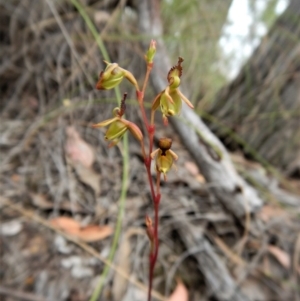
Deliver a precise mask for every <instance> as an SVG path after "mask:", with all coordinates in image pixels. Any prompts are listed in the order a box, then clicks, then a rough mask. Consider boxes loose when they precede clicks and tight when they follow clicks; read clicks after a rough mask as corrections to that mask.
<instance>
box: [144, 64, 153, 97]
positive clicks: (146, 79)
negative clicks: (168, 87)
mask: <svg viewBox="0 0 300 301" xmlns="http://www.w3.org/2000/svg"><path fill="white" fill-rule="evenodd" d="M152 68H153V63H148V64H147V71H146V75H145V79H144V84H143V89H142V93H143V94H145V91H146V87H147V83H148V81H149V76H150V72H151V70H152Z"/></svg>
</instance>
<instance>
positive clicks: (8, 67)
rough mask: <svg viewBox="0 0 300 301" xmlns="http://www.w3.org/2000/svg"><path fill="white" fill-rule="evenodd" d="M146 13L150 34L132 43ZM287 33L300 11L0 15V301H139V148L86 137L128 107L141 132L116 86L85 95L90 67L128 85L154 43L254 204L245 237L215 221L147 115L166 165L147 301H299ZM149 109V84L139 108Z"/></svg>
mask: <svg viewBox="0 0 300 301" xmlns="http://www.w3.org/2000/svg"><path fill="white" fill-rule="evenodd" d="M141 3H142V4H144V6H143V5H142V4H141ZM142 7H143V8H142ZM145 7H146V8H147V7H148V9H149V11H150V16H152V17H153V18H152V21H153V23H155V22H156V21H157V20H159V22H158V23H159V26H161V32H159V33H157V34H153V33H152V32H151V31H149V32H148V33H147V31H145V26H147V24H146V25H145V24H142V23H143V22H142V21H143V20H142V18H141V16H142V15H143V11H141V9H145ZM155 20H156V21H155ZM299 20H300V2H299V1H298V0H210V1H208V0H195V1H193V0H188V1H179V0H155V1H151V0H148V1H147V0H119V1H118V0H69V1H65V0H60V1H55V0H42V1H41V0H22V1H21V0H9V1H7V0H0V41H1V48H0V52H1V56H0V78H1V80H0V89H1V98H0V192H1V193H0V210H1V213H0V218H1V225H0V230H1V231H0V248H1V250H0V252H1V259H0V260H1V265H0V299H1V298H2V299H1V300H69V301H79V300H94V301H95V300H116V301H118V300H120V301H129V300H131V301H134V300H137V301H138V300H146V294H145V288H146V287H147V283H148V253H149V242H148V238H147V236H146V235H145V224H144V218H145V215H146V214H149V215H152V212H153V211H152V204H151V197H150V193H149V188H148V184H147V176H146V174H145V170H144V165H143V159H142V155H141V151H140V149H139V144H138V143H137V142H136V141H135V140H134V139H133V138H132V137H130V136H128V137H127V136H126V138H125V140H124V141H123V142H122V143H120V144H119V145H118V146H116V147H114V148H108V147H107V142H106V141H105V139H104V133H105V130H104V129H92V127H91V125H92V124H94V123H98V122H100V121H102V120H105V119H108V118H111V116H112V115H111V114H112V110H113V109H114V108H115V107H116V106H117V105H118V101H120V99H121V96H122V94H123V93H124V92H127V93H128V99H127V111H126V118H127V119H129V120H132V121H134V122H135V123H136V124H138V125H139V126H140V127H141V128H142V129H143V130H145V128H143V124H142V119H141V114H140V112H139V109H138V105H137V102H136V99H135V91H134V89H133V87H132V86H131V85H129V83H128V82H126V81H124V82H122V84H121V85H120V87H119V90H117V89H116V90H110V91H97V90H96V89H95V85H96V82H97V80H98V77H99V73H100V72H101V71H102V70H103V69H104V68H105V64H104V63H103V60H108V61H110V62H117V63H118V64H119V65H120V66H121V67H122V68H125V69H127V70H129V71H130V72H132V73H133V74H134V75H135V77H136V78H137V80H138V82H139V83H140V84H142V82H143V79H144V75H145V71H146V65H145V62H144V53H145V52H146V50H147V45H149V43H150V41H151V39H157V40H159V41H160V43H161V44H160V45H163V46H164V48H165V49H166V51H167V52H166V54H165V56H167V57H168V59H169V60H170V62H172V65H175V64H176V62H177V58H178V56H182V57H183V58H184V63H183V67H184V74H183V76H182V86H183V87H184V91H187V96H188V98H189V99H190V101H191V102H192V103H193V104H194V106H195V112H196V113H197V115H198V116H199V118H201V119H202V120H203V121H204V122H205V124H206V125H207V126H208V127H209V128H210V130H211V131H212V133H213V134H214V135H216V136H217V137H218V138H219V139H220V140H221V141H222V143H223V144H224V146H225V147H226V149H227V150H228V152H229V154H230V158H231V160H232V161H233V163H234V166H235V169H236V170H237V172H238V173H239V174H240V175H241V176H242V177H243V178H244V179H245V180H246V181H247V183H248V184H249V185H251V186H252V187H253V188H254V189H255V190H256V191H257V193H258V195H259V196H260V198H261V199H262V200H263V205H262V206H261V207H260V208H259V210H258V211H257V212H255V213H253V214H251V216H248V217H247V216H246V217H245V219H246V222H245V223H244V220H239V219H237V218H236V217H235V216H233V215H232V214H231V213H230V212H228V211H226V210H225V209H224V207H223V206H222V204H221V203H220V201H219V199H218V197H216V195H214V193H213V192H212V191H211V190H210V187H211V185H214V183H211V182H210V181H209V179H207V178H205V176H203V174H202V171H201V170H200V169H199V168H200V167H199V166H197V164H196V163H195V160H194V159H195V158H193V156H192V155H191V154H190V150H189V149H188V148H187V147H185V146H184V145H183V144H182V142H181V139H180V136H179V135H178V133H177V132H176V130H175V129H174V128H172V127H171V126H169V127H164V126H163V124H162V120H161V116H159V115H160V114H157V120H156V123H157V132H156V136H155V141H157V139H158V138H159V137H161V136H166V135H167V136H170V137H172V139H173V149H174V151H175V152H176V153H177V154H178V155H179V158H180V159H179V161H178V163H177V169H178V171H177V172H175V171H173V172H171V173H170V175H169V178H168V181H167V182H163V183H162V204H161V209H160V231H159V236H160V241H161V249H160V254H159V259H158V264H157V267H156V270H155V279H154V289H155V294H156V295H155V294H154V295H155V296H153V300H172V301H174V300H175V301H176V300H182V301H185V300H203V301H204V300H210V301H213V300H253V301H254V300H261V301H267V300H300V286H299V283H300V282H299V276H300V275H299V274H300V259H299V258H300V235H299V233H300V232H299V230H300V227H299V226H300V224H299V212H300V211H299V209H300V185H299V176H300V127H299V123H300V122H299V112H300V111H299V109H300V50H299V49H300V48H299V47H300V43H299V39H300V22H299ZM154 21H155V22H154ZM145 23H147V22H146V21H145ZM143 25H144V27H143ZM154 64H155V65H156V66H158V68H157V69H156V71H155V72H157V76H164V77H165V79H166V77H167V74H164V73H163V72H164V71H163V69H160V68H159V67H160V61H159V60H155V61H154ZM172 65H170V66H169V68H171V67H172ZM166 84H167V80H166ZM155 96H156V92H155V88H154V87H153V80H152V81H150V82H149V85H148V89H147V92H146V95H145V100H146V104H145V105H146V107H148V108H149V107H150V105H151V101H152V100H153V99H154V97H155ZM153 176H155V172H154V171H153ZM187 233H189V234H191V233H193V235H191V237H189V235H188V234H187ZM70 235H71V237H70ZM74 237H75V238H74ZM74 241H75V243H74ZM203 250H204V251H203ZM202 252H207V254H208V255H207V256H208V257H205V258H209V259H208V260H206V262H204V263H203V262H202V261H201V256H202V255H203V253H202ZM202 258H204V257H202ZM210 260H211V261H210ZM108 261H111V262H113V263H114V266H113V267H111V265H107V262H108ZM205 264H206V266H205ZM116 267H117V271H116ZM118 269H122V271H123V273H122V272H121V273H120V272H119V271H118ZM213 269H215V273H213V274H210V273H209V272H208V270H213ZM124 275H125V276H124ZM216 275H217V276H216ZM214 277H219V278H220V279H219V280H218V279H214ZM214 283H221V284H222V285H221V286H220V287H217V286H214ZM95 289H96V290H95ZM218 291H219V292H218ZM223 291H224V292H226V293H227V294H228V295H226V294H225V293H224V294H223V293H221V294H220V292H223ZM91 296H94V297H93V298H94V299H90V298H91ZM155 298H156V299H155Z"/></svg>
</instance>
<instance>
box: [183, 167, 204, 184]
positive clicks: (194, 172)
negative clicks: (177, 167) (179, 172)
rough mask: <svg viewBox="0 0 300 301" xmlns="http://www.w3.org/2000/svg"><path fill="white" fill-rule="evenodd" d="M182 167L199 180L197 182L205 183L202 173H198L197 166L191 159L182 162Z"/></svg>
mask: <svg viewBox="0 0 300 301" xmlns="http://www.w3.org/2000/svg"><path fill="white" fill-rule="evenodd" d="M184 167H185V168H186V169H187V170H188V171H189V173H190V174H191V175H192V176H194V177H195V179H196V180H197V181H198V182H199V183H202V184H203V183H205V178H204V177H203V175H202V174H201V173H200V171H199V168H198V166H197V165H196V164H195V163H194V162H191V161H187V162H185V163H184Z"/></svg>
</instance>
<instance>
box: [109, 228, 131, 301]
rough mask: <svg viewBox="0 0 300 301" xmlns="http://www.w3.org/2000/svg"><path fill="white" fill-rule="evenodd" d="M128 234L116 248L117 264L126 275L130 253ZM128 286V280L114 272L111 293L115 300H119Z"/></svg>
mask: <svg viewBox="0 0 300 301" xmlns="http://www.w3.org/2000/svg"><path fill="white" fill-rule="evenodd" d="M129 238H130V237H129V235H127V233H126V235H125V237H124V239H123V241H122V243H121V245H120V248H119V250H118V257H117V263H116V264H117V266H118V268H120V269H122V271H124V272H125V273H126V274H127V275H130V253H131V245H130V241H129ZM127 287H128V280H127V279H126V278H125V277H123V276H121V275H120V274H118V273H116V274H115V276H114V281H113V286H112V295H113V299H114V300H115V301H118V300H121V299H122V297H123V296H124V295H125V294H126V290H127Z"/></svg>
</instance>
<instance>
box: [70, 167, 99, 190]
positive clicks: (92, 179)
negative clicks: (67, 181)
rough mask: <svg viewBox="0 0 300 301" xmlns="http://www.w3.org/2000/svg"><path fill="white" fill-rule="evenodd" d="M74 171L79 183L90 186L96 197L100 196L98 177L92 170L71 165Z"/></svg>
mask: <svg viewBox="0 0 300 301" xmlns="http://www.w3.org/2000/svg"><path fill="white" fill-rule="evenodd" d="M73 167H74V169H75V170H76V173H77V175H78V177H79V179H80V181H81V182H82V183H84V184H86V185H88V186H90V187H91V188H92V189H93V190H94V192H95V194H96V195H99V194H100V175H99V174H97V173H96V172H95V171H94V170H93V169H91V168H87V167H85V166H83V165H81V164H78V163H76V164H73Z"/></svg>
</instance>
